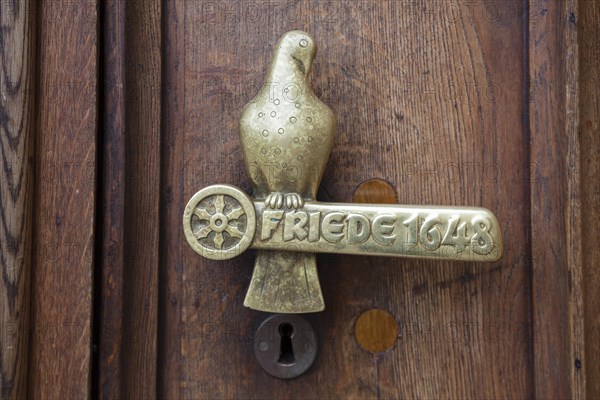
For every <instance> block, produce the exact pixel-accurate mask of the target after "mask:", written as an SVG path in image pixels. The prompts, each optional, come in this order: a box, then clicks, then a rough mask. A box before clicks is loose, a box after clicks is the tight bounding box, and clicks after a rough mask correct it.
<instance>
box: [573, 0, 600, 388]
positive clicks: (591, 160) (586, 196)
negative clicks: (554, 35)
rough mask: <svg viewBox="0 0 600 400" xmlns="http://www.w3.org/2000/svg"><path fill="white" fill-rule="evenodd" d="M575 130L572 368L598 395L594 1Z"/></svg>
mask: <svg viewBox="0 0 600 400" xmlns="http://www.w3.org/2000/svg"><path fill="white" fill-rule="evenodd" d="M577 28H578V40H579V46H578V48H579V123H580V125H579V135H580V140H581V150H580V168H581V170H580V173H581V223H582V228H581V229H580V230H579V232H581V236H580V238H579V239H580V240H581V245H582V247H583V248H582V253H583V254H582V255H583V260H582V262H583V273H582V275H583V284H584V301H583V304H584V309H585V311H584V323H585V360H579V361H580V362H579V364H576V368H582V370H583V371H584V372H585V375H586V391H585V395H586V396H585V397H586V398H588V399H598V398H600V379H598V377H600V313H599V312H598V310H600V296H598V287H600V268H598V266H599V265H600V246H598V241H597V240H589V236H588V234H589V231H588V229H589V227H596V226H600V190H598V176H600V41H599V40H598V38H599V37H600V4H598V2H597V1H587V0H580V1H579V12H578V13H577Z"/></svg>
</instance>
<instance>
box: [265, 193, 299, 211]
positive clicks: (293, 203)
mask: <svg viewBox="0 0 600 400" xmlns="http://www.w3.org/2000/svg"><path fill="white" fill-rule="evenodd" d="M284 199H285V203H284ZM265 205H266V206H267V207H269V208H283V206H284V205H285V206H286V207H287V208H294V209H297V208H300V207H302V206H303V205H304V199H302V196H300V195H299V194H298V193H286V194H284V193H280V192H273V193H271V194H269V195H268V196H267V198H266V199H265Z"/></svg>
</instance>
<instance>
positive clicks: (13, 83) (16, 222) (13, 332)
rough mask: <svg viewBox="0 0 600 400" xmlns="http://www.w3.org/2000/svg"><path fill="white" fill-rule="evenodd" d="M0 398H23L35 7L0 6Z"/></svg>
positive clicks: (30, 4)
mask: <svg viewBox="0 0 600 400" xmlns="http://www.w3.org/2000/svg"><path fill="white" fill-rule="evenodd" d="M0 19H1V21H2V29H1V30H0V88H1V89H0V90H1V92H2V97H1V99H0V273H1V278H0V324H1V326H2V328H1V329H0V385H1V387H0V397H1V398H2V399H25V398H26V397H27V357H28V345H29V335H28V331H29V290H30V287H29V282H30V273H31V249H32V231H31V225H32V218H31V214H32V204H33V203H32V202H33V196H34V192H33V160H32V159H33V153H34V147H33V145H34V139H35V108H34V104H35V102H34V100H35V75H34V72H35V29H36V25H35V3H33V2H31V1H27V0H22V1H14V2H6V1H3V2H1V3H0Z"/></svg>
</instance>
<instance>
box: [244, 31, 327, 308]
mask: <svg viewBox="0 0 600 400" xmlns="http://www.w3.org/2000/svg"><path fill="white" fill-rule="evenodd" d="M316 53H317V45H316V43H315V41H314V39H313V38H312V37H310V35H308V34H307V33H305V32H300V31H292V32H288V33H286V34H285V35H283V37H282V38H281V39H280V40H279V42H278V43H277V45H276V46H275V51H274V54H273V59H272V60H271V66H270V67H269V70H268V72H267V76H266V78H265V82H264V85H263V88H262V90H261V92H260V93H259V94H258V95H257V96H256V97H255V98H254V99H253V100H252V101H251V102H250V103H248V105H246V107H245V108H244V110H243V111H242V116H241V118H240V139H241V142H242V150H243V152H244V160H245V162H246V167H247V169H248V173H249V175H250V179H251V181H252V188H253V197H254V198H255V199H256V200H262V201H264V203H265V205H266V207H268V208H271V209H281V208H282V207H284V206H285V207H290V208H292V207H293V208H298V207H300V206H302V204H303V203H304V201H307V200H314V199H315V198H316V195H317V189H318V187H319V183H320V182H321V177H322V176H323V172H324V171H325V164H326V163H327V159H328V158H329V153H330V152H331V147H332V146H333V137H334V133H335V118H334V116H333V112H332V111H331V110H330V109H329V107H327V106H326V105H325V104H324V103H323V102H321V100H319V99H318V98H317V96H315V94H314V93H313V91H312V89H311V88H310V86H309V83H308V76H309V74H310V71H311V67H312V62H313V59H314V58H315V55H316ZM282 250H285V248H281V249H279V250H277V251H269V252H264V251H258V252H257V255H256V261H255V263H254V272H253V275H252V281H251V283H250V288H249V289H248V294H247V295H246V300H245V301H244V304H245V305H246V306H247V307H250V308H254V309H258V310H263V311H273V312H284V313H287V312H294V313H296V312H315V311H321V310H323V309H324V307H325V304H324V302H323V295H322V294H321V286H320V284H319V277H318V274H317V259H316V255H315V254H314V253H303V254H299V253H289V252H284V251H282Z"/></svg>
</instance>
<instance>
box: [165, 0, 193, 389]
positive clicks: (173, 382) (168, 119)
mask: <svg viewBox="0 0 600 400" xmlns="http://www.w3.org/2000/svg"><path fill="white" fill-rule="evenodd" d="M164 12H165V15H164V18H165V20H166V21H167V22H166V23H165V24H164V28H165V30H164V35H165V41H164V42H165V48H164V62H165V65H164V68H165V72H164V81H163V85H164V86H163V87H164V89H163V108H162V110H163V121H162V122H163V132H164V135H163V142H162V145H163V147H162V159H163V168H164V169H163V171H162V176H161V211H162V212H161V219H160V226H161V228H162V231H161V244H160V259H161V262H160V272H159V273H160V279H159V281H160V299H161V301H160V305H159V306H160V311H159V315H160V323H159V335H158V336H159V348H158V351H159V354H158V360H159V361H158V365H159V371H158V397H159V398H165V399H178V398H182V393H181V391H182V389H185V384H179V383H178V382H180V381H181V380H182V379H183V377H182V374H183V371H184V369H185V363H182V358H181V356H180V354H181V352H182V351H184V350H183V349H182V347H181V346H182V334H183V324H182V321H181V315H182V314H181V313H182V304H181V301H180V296H181V291H182V290H183V287H182V277H181V274H182V271H183V243H184V241H185V239H184V238H183V232H182V229H181V227H180V225H181V224H180V221H179V220H180V218H179V216H180V210H181V208H180V205H181V204H183V201H184V193H183V190H184V186H183V180H182V179H180V173H181V172H180V171H181V170H182V168H183V157H182V149H183V145H184V140H183V139H184V138H183V133H184V132H185V125H186V120H187V119H188V118H189V116H186V115H185V106H184V104H183V103H184V102H183V101H182V99H181V94H182V93H185V79H184V78H185V77H184V74H182V73H181V72H182V71H181V69H182V68H183V64H184V59H185V55H184V53H185V43H184V40H185V23H184V21H185V18H186V17H185V3H184V2H183V1H169V2H165V8H164Z"/></svg>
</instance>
